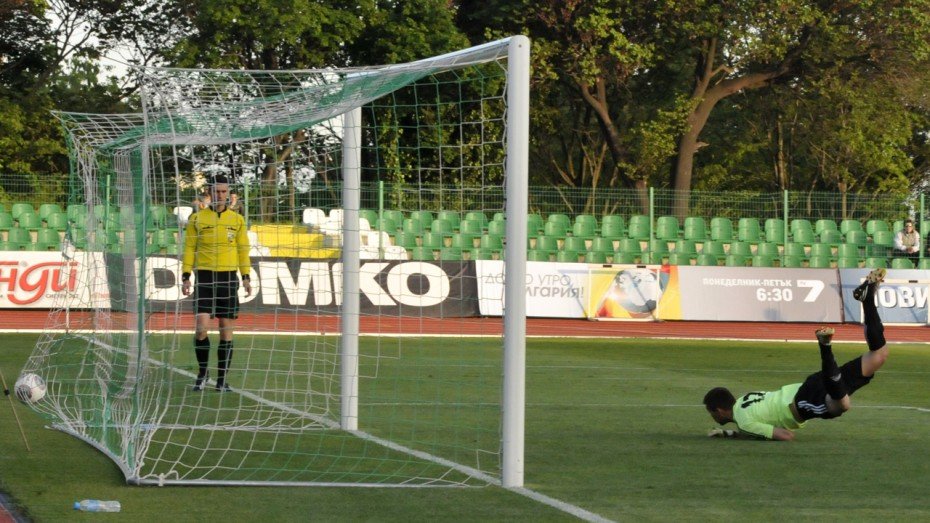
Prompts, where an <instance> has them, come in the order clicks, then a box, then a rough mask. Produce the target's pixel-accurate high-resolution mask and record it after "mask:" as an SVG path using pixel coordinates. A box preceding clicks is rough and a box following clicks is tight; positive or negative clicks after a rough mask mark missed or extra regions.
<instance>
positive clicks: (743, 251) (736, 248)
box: [729, 241, 752, 257]
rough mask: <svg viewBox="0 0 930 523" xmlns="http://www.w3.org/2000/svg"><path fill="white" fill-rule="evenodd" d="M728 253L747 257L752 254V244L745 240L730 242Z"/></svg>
mask: <svg viewBox="0 0 930 523" xmlns="http://www.w3.org/2000/svg"><path fill="white" fill-rule="evenodd" d="M729 254H735V255H737V256H743V257H749V256H752V244H750V243H749V242H746V241H738V242H733V243H731V244H730V252H729Z"/></svg>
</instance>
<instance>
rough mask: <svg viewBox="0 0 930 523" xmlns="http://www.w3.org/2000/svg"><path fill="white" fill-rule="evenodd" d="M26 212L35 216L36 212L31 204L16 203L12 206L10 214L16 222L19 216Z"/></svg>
mask: <svg viewBox="0 0 930 523" xmlns="http://www.w3.org/2000/svg"><path fill="white" fill-rule="evenodd" d="M26 212H28V213H33V214H35V212H36V210H35V207H33V206H32V204H31V203H24V202H16V203H14V204H13V207H12V208H11V209H10V214H12V215H13V219H14V220H18V219H19V215H21V214H23V213H26Z"/></svg>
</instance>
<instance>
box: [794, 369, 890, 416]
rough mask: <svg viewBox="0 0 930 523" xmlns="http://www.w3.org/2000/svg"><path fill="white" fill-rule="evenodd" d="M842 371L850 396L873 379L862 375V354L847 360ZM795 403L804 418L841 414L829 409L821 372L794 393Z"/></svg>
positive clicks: (814, 374) (813, 375)
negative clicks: (833, 412)
mask: <svg viewBox="0 0 930 523" xmlns="http://www.w3.org/2000/svg"><path fill="white" fill-rule="evenodd" d="M840 373H841V374H842V375H843V377H842V380H843V384H844V385H846V392H847V393H848V394H849V395H850V396H852V394H853V392H856V391H857V390H859V389H861V388H862V387H864V386H866V385H868V384H869V382H870V381H872V377H871V376H870V377H865V376H863V375H862V356H859V357H858V358H856V359H854V360H851V361H848V362H846V363H845V364H844V365H843V366H842V367H840ZM794 404H795V405H796V406H797V407H798V414H800V415H801V418H803V419H804V420H809V419H811V418H823V419H830V418H836V417H838V416H839V414H831V413H830V412H828V411H827V390H826V389H825V388H824V386H823V378H822V377H821V375H820V372H815V373H813V374H811V375H810V376H808V377H807V379H806V380H804V383H802V384H801V388H800V389H798V393H797V394H795V395H794Z"/></svg>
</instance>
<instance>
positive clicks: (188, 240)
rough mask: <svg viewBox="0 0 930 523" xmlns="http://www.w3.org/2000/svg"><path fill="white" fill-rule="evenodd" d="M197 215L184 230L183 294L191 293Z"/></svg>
mask: <svg viewBox="0 0 930 523" xmlns="http://www.w3.org/2000/svg"><path fill="white" fill-rule="evenodd" d="M196 224H197V213H194V214H192V215H191V217H190V219H189V220H188V221H187V227H185V228H184V253H183V254H182V256H181V293H182V294H184V295H185V296H187V295H188V294H190V292H191V271H192V270H193V268H194V258H195V257H196V255H197V225H196Z"/></svg>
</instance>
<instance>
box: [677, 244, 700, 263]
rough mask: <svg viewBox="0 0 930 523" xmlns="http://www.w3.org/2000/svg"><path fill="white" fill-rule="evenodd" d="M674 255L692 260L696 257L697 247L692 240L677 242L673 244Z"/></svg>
mask: <svg viewBox="0 0 930 523" xmlns="http://www.w3.org/2000/svg"><path fill="white" fill-rule="evenodd" d="M674 254H678V255H679V256H688V257H689V259H693V258H695V257H696V256H697V246H696V245H695V243H694V241H693V240H678V241H677V242H675V250H674Z"/></svg>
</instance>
